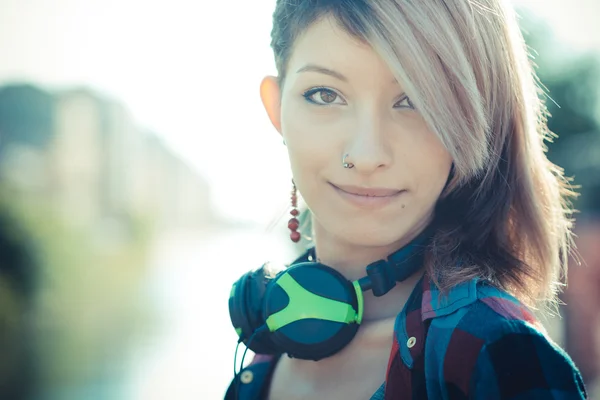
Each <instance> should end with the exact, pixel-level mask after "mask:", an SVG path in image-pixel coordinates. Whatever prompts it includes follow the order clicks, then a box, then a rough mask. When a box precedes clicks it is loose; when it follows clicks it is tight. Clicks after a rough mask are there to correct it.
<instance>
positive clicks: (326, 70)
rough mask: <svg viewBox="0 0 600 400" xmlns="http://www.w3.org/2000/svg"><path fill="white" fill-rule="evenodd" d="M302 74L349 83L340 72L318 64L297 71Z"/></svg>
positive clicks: (308, 65)
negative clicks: (314, 74) (313, 73)
mask: <svg viewBox="0 0 600 400" xmlns="http://www.w3.org/2000/svg"><path fill="white" fill-rule="evenodd" d="M301 72H318V73H320V74H324V75H329V76H332V77H334V78H336V79H339V80H340V81H342V82H348V78H346V77H345V76H344V75H342V74H340V73H339V72H337V71H334V70H332V69H329V68H325V67H321V66H320V65H316V64H306V65H305V66H304V67H302V68H300V69H298V71H296V73H297V74H299V73H301ZM391 83H392V84H394V83H399V82H398V81H397V80H396V79H393V80H392V82H391Z"/></svg>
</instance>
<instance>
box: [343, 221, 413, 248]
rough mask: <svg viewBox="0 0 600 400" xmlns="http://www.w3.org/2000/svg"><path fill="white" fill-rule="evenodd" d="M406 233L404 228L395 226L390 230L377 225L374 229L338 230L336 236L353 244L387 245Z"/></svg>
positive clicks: (395, 241)
mask: <svg viewBox="0 0 600 400" xmlns="http://www.w3.org/2000/svg"><path fill="white" fill-rule="evenodd" d="M396 226H397V225H396ZM406 234H407V231H406V230H398V229H397V228H396V229H395V230H393V231H392V230H387V229H384V228H382V227H381V226H378V227H377V228H376V229H368V228H366V229H365V228H364V227H362V228H361V227H357V228H356V230H345V231H343V232H339V233H338V236H339V237H340V238H342V239H343V240H344V241H346V242H348V243H350V244H352V245H355V246H364V247H388V246H390V245H393V244H394V243H397V242H399V241H401V240H402V238H403V237H404V236H406Z"/></svg>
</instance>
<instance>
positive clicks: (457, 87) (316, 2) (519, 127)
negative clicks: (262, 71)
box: [271, 0, 574, 305]
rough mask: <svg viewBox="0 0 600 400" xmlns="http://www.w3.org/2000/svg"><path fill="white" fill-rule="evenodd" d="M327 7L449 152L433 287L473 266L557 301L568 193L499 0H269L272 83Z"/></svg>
mask: <svg viewBox="0 0 600 400" xmlns="http://www.w3.org/2000/svg"><path fill="white" fill-rule="evenodd" d="M328 16H330V17H333V20H334V21H336V22H337V23H338V24H339V25H340V26H341V27H342V28H343V29H344V30H345V31H347V32H348V33H349V34H351V35H353V36H354V37H356V38H358V39H360V40H362V41H364V42H365V43H368V44H369V45H370V46H371V47H372V48H373V49H374V50H375V51H376V52H378V54H379V55H380V56H381V57H382V58H383V59H384V60H385V61H386V62H387V63H388V65H389V66H390V69H391V70H392V72H393V73H394V75H395V76H396V78H397V79H398V80H399V81H400V82H402V84H403V86H404V89H405V90H406V92H407V93H409V94H410V97H411V100H412V101H413V103H414V104H415V105H416V107H417V109H418V110H419V111H420V112H421V114H422V115H423V117H424V118H425V120H426V121H427V123H428V125H429V126H430V129H432V131H433V132H435V133H436V134H437V135H438V137H439V138H440V140H441V142H442V143H443V144H444V146H445V147H446V148H447V149H448V151H449V152H450V154H451V155H452V157H453V160H454V165H453V172H452V174H451V178H450V180H449V184H448V186H447V187H446V190H445V191H444V193H443V194H442V196H441V198H440V199H439V201H438V204H437V208H436V217H435V223H436V224H437V231H436V234H435V237H434V240H433V242H432V245H431V249H430V253H429V257H428V258H429V260H430V261H429V262H428V266H427V268H428V271H429V273H430V275H431V276H432V277H433V278H434V279H435V281H436V283H437V284H438V285H439V287H440V288H441V289H442V290H446V289H448V288H450V287H452V286H454V285H456V284H459V283H461V282H463V281H466V280H469V279H472V278H475V277H477V278H481V279H486V280H489V281H490V282H492V283H493V284H495V285H497V286H499V287H501V288H503V289H505V290H507V291H509V292H511V293H513V294H514V295H515V296H517V297H518V298H519V299H520V300H521V301H523V302H525V303H527V304H529V305H534V304H535V303H536V302H537V301H538V300H554V299H555V295H556V292H557V288H558V282H559V280H560V278H562V277H563V275H561V273H564V272H565V271H566V265H567V259H568V253H569V249H570V246H571V225H572V221H571V219H570V214H571V210H570V208H569V203H568V199H569V197H571V196H573V195H574V193H573V191H572V190H571V189H570V187H569V185H568V182H567V180H566V179H565V178H564V177H563V172H562V169H560V168H559V167H557V166H555V165H553V164H552V163H550V162H549V161H548V159H547V158H546V154H545V150H546V148H545V144H544V140H545V139H548V138H549V137H550V135H551V133H550V132H549V131H548V129H547V126H546V115H547V113H546V109H545V107H544V105H543V103H542V101H541V100H540V98H539V96H538V87H537V85H536V76H535V73H534V72H533V70H532V68H531V66H530V64H529V61H528V57H527V51H526V46H525V44H524V41H523V37H522V35H521V32H520V30H519V27H518V25H517V23H516V17H515V15H514V11H513V10H512V9H511V8H510V7H508V6H507V5H506V4H504V2H503V1H502V0H478V1H475V0H453V1H444V0H431V1H416V0H403V1H399V0H337V1H334V0H329V1H327V0H278V1H277V6H276V9H275V12H274V15H273V30H272V33H271V37H272V42H271V46H272V48H273V51H274V55H275V63H276V67H277V70H278V74H279V83H280V85H284V83H285V77H286V71H287V63H288V61H289V59H290V57H291V54H292V52H293V49H294V43H295V42H296V40H297V38H298V37H299V36H300V35H301V34H302V33H303V32H304V31H305V30H306V29H307V28H308V27H309V26H311V25H312V24H313V23H314V22H316V21H318V20H319V19H321V18H324V17H328Z"/></svg>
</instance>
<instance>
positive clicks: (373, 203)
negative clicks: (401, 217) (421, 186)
mask: <svg viewBox="0 0 600 400" xmlns="http://www.w3.org/2000/svg"><path fill="white" fill-rule="evenodd" d="M329 184H330V185H331V187H332V188H333V189H334V190H335V191H336V193H338V194H339V195H340V196H341V197H342V198H344V199H345V200H347V201H349V202H350V203H351V204H353V205H355V206H359V207H361V208H379V207H384V206H386V205H388V204H390V203H392V202H394V201H395V200H396V199H397V198H398V197H399V195H400V194H402V193H403V192H405V190H400V189H389V188H370V187H369V188H367V187H360V186H352V185H334V184H333V183H331V182H330V183H329Z"/></svg>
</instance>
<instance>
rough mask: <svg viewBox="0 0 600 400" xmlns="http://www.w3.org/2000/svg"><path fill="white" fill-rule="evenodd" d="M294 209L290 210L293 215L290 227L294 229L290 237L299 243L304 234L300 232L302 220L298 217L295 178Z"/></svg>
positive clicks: (293, 184)
mask: <svg viewBox="0 0 600 400" xmlns="http://www.w3.org/2000/svg"><path fill="white" fill-rule="evenodd" d="M291 200H292V210H291V211H290V214H291V215H292V218H291V219H290V220H289V221H288V228H290V230H291V231H292V233H290V239H292V242H294V243H298V242H299V241H300V237H301V236H302V235H300V232H298V227H299V226H300V222H298V218H296V217H297V216H298V215H299V214H300V212H299V211H298V196H297V190H296V183H295V182H294V180H293V179H292V198H291Z"/></svg>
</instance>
